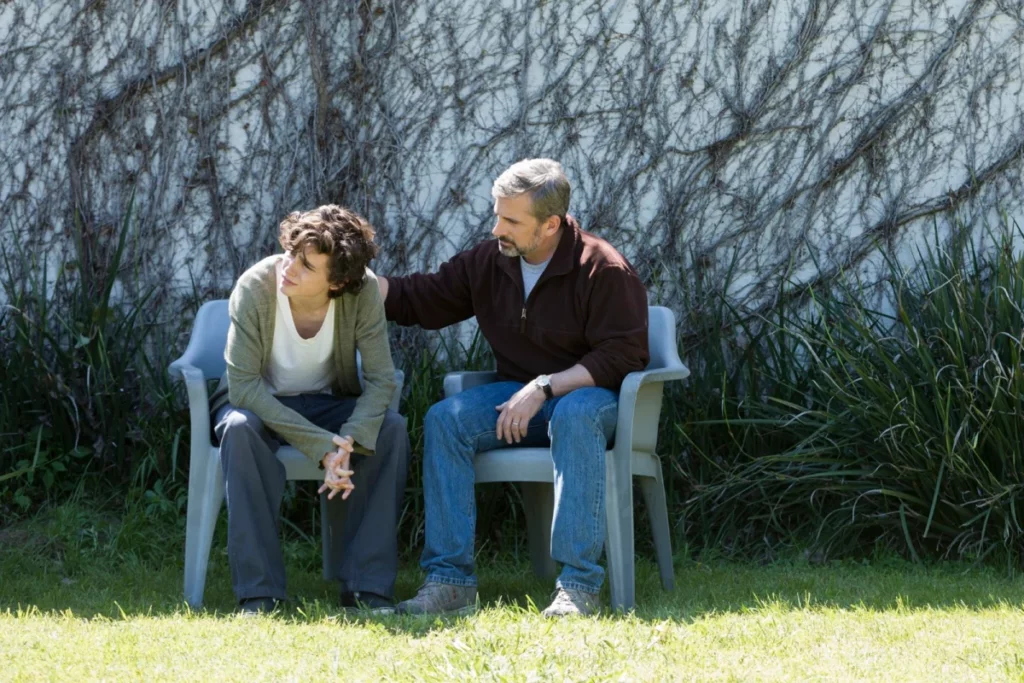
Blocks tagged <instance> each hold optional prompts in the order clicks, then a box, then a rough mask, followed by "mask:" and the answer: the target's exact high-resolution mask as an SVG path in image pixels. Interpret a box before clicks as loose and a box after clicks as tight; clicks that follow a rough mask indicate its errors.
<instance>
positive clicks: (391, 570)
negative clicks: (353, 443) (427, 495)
mask: <svg viewBox="0 0 1024 683" xmlns="http://www.w3.org/2000/svg"><path fill="white" fill-rule="evenodd" d="M278 400H280V401H281V403H283V404H284V405H286V406H288V407H289V408H291V409H292V410H295V411H296V412H298V413H299V414H300V415H302V416H303V417H305V418H306V419H307V420H309V421H310V422H312V423H313V424H315V425H317V426H318V427H321V428H323V429H326V430H327V431H330V432H334V433H337V432H338V430H339V429H340V428H341V425H342V424H344V423H345V421H346V420H347V419H348V418H349V417H350V416H351V415H352V411H353V410H354V409H355V405H356V400H355V399H354V398H348V397H336V396H331V395H329V394H304V395H301V396H287V397H279V399H278ZM214 424H215V425H216V426H215V427H214V435H215V436H216V437H217V440H218V441H219V442H220V459H221V466H222V468H223V469H224V486H225V490H226V496H225V497H226V499H227V508H228V562H229V564H230V565H231V583H232V587H233V588H234V591H235V597H236V598H238V600H239V601H242V600H247V599H249V598H261V597H269V598H276V599H278V600H284V599H286V597H287V596H286V593H285V574H284V557H283V556H282V554H281V542H280V530H281V518H280V510H281V497H282V495H283V494H284V487H285V471H284V465H282V464H281V463H280V462H279V461H278V459H277V458H276V457H275V455H274V452H275V451H276V450H277V448H278V446H279V445H280V441H279V437H278V436H277V435H275V434H273V433H272V432H270V431H269V430H267V429H266V428H265V427H264V426H263V422H262V420H260V418H259V417H257V416H256V415H255V414H253V413H251V412H249V411H248V410H239V409H237V408H235V407H234V406H231V405H226V406H224V407H223V408H221V409H220V410H219V411H218V412H217V415H216V416H215V418H214ZM409 450H410V446H409V435H408V434H407V433H406V430H405V421H404V420H403V419H402V418H401V416H399V415H398V413H395V412H393V411H391V410H388V412H387V414H386V415H385V417H384V424H383V425H382V426H381V429H380V435H379V436H378V437H377V450H376V452H375V453H374V454H373V455H371V456H365V455H360V454H358V453H353V454H352V460H351V469H352V470H353V471H354V474H353V475H352V483H353V484H355V489H354V490H353V491H352V493H351V494H350V495H349V497H348V500H345V501H343V500H341V495H340V494H339V495H337V496H335V498H334V500H332V501H328V503H327V513H326V517H327V518H326V519H323V520H321V522H322V523H323V524H327V525H329V526H328V529H329V530H330V534H331V545H332V546H333V547H334V548H336V549H338V552H340V553H341V555H342V557H341V562H340V563H338V562H335V563H334V564H335V566H338V567H340V569H339V571H338V575H337V576H335V577H333V578H335V579H337V580H338V581H340V582H341V589H342V590H343V591H363V592H372V593H377V594H379V595H383V596H385V597H391V596H392V594H393V592H394V587H395V575H396V573H397V571H398V516H399V513H400V510H401V505H402V494H403V493H404V491H405V476H406V467H407V465H408V460H409Z"/></svg>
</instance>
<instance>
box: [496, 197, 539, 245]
mask: <svg viewBox="0 0 1024 683" xmlns="http://www.w3.org/2000/svg"><path fill="white" fill-rule="evenodd" d="M530 206H531V200H530V196H529V195H527V194H520V195H516V196H515V197H498V198H497V199H495V200H494V215H495V217H496V218H497V220H496V221H495V223H494V228H493V229H492V230H491V234H492V235H494V236H495V238H497V240H498V250H499V251H501V253H502V254H503V255H505V256H511V257H515V256H529V254H530V253H531V252H533V251H534V250H536V249H537V247H538V246H540V241H541V227H542V222H541V221H540V220H538V219H536V218H534V217H533V215H531V214H530Z"/></svg>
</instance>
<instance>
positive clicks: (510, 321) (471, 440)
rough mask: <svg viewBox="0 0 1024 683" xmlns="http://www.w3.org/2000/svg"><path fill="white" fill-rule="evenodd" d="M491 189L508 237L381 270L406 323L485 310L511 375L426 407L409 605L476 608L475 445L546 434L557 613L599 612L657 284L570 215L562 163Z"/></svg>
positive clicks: (526, 442) (534, 439) (536, 166)
mask: <svg viewBox="0 0 1024 683" xmlns="http://www.w3.org/2000/svg"><path fill="white" fill-rule="evenodd" d="M491 194H492V195H493V196H494V199H495V202H494V214H495V216H496V221H495V225H494V229H493V230H492V231H491V233H492V234H493V235H494V237H495V238H496V239H494V240H489V241H487V242H485V243H483V244H480V245H478V246H477V247H475V248H473V249H470V250H468V251H465V252H462V253H460V254H458V255H456V256H455V257H454V258H453V259H452V260H451V261H449V262H447V263H445V264H443V265H442V266H441V267H440V269H439V271H438V272H437V273H435V274H429V275H423V274H416V275H410V276H408V277H396V278H387V279H385V278H382V277H381V278H378V284H379V285H380V287H381V291H382V293H383V294H384V295H385V309H386V311H387V316H388V318H389V319H391V320H395V321H397V322H398V323H399V324H402V325H420V326H422V327H424V328H428V329H437V328H441V327H444V326H446V325H451V324H452V323H455V322H458V321H460V320H465V319H467V318H469V317H471V316H474V315H475V316H476V319H477V322H478V324H479V325H480V330H481V331H482V332H483V335H484V337H485V338H486V339H487V341H488V342H490V344H491V347H492V349H493V350H494V355H495V358H496V360H497V366H498V368H497V369H498V374H499V376H500V377H501V378H502V379H503V380H505V381H500V382H498V383H495V384H490V385H486V386H482V387H477V388H474V389H470V390H468V391H465V392H463V393H461V394H459V395H458V396H455V397H453V398H450V399H446V400H444V401H441V402H440V403H437V404H435V405H434V406H432V407H431V409H430V410H429V412H428V413H427V416H426V419H425V422H424V429H425V447H424V464H423V485H424V496H425V498H426V544H425V547H424V550H423V556H422V559H421V564H422V567H423V569H424V571H425V572H426V574H427V577H426V582H425V583H424V585H423V587H422V588H421V589H420V591H419V594H418V595H416V597H414V598H413V599H411V600H407V601H405V602H403V603H400V604H399V605H398V611H399V612H404V613H438V612H450V611H468V610H471V609H473V608H474V606H475V602H476V582H477V581H476V575H475V573H474V567H473V540H474V525H475V516H476V509H475V502H474V492H473V487H474V473H473V455H474V454H475V453H477V452H480V451H486V450H491V449H494V448H501V447H505V446H512V445H523V446H542V445H547V446H550V448H551V456H552V459H553V461H554V479H555V488H554V491H555V510H554V520H553V524H552V532H551V554H552V557H553V558H554V559H555V560H556V561H558V562H560V563H561V564H562V565H563V568H562V573H561V575H560V576H559V578H558V582H557V592H556V594H555V597H554V600H553V601H552V603H551V605H550V606H549V607H548V608H547V609H546V610H544V614H545V616H562V615H566V614H591V613H593V612H595V611H596V610H597V608H598V600H597V595H598V591H599V590H600V588H601V584H602V582H603V580H604V570H603V569H602V568H601V566H600V565H599V564H598V560H599V559H600V556H601V550H602V548H603V545H604V536H605V518H604V514H605V513H604V481H605V462H604V456H605V449H606V448H607V447H608V442H609V441H610V440H611V439H612V438H613V436H614V432H615V423H616V419H617V415H618V389H619V385H620V384H621V383H622V380H623V378H624V377H625V376H626V375H627V374H628V373H630V372H632V371H635V370H642V369H643V368H644V367H646V365H647V362H648V360H649V353H648V349H647V294H646V291H645V290H644V287H643V284H642V283H641V281H640V279H639V277H638V276H637V274H636V272H635V271H634V270H633V268H632V266H631V265H630V264H629V262H628V261H626V259H625V258H623V257H622V256H621V255H620V254H619V253H618V252H616V251H615V249H613V248H612V247H611V246H610V245H609V244H608V243H607V242H605V241H604V240H601V239H599V238H597V237H595V236H593V235H590V234H588V233H586V232H583V231H582V230H580V227H579V225H578V224H577V223H576V221H575V220H574V219H573V218H572V217H570V216H567V215H566V212H567V211H568V208H569V181H568V179H567V178H566V177H565V174H564V173H563V171H562V167H561V165H560V164H558V163H557V162H555V161H552V160H550V159H529V160H526V161H521V162H519V163H517V164H515V165H513V166H512V167H511V168H509V169H508V170H507V171H505V172H504V173H502V174H501V176H500V177H499V178H498V179H497V180H496V181H494V186H493V188H492V190H491Z"/></svg>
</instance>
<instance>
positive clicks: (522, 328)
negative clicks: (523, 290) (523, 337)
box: [519, 306, 526, 334]
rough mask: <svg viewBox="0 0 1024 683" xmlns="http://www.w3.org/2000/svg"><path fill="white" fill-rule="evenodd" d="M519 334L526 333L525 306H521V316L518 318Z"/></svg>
mask: <svg viewBox="0 0 1024 683" xmlns="http://www.w3.org/2000/svg"><path fill="white" fill-rule="evenodd" d="M519 333H520V334H525V333H526V306H523V315H522V316H521V317H520V318H519Z"/></svg>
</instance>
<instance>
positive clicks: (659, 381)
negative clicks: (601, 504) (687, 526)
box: [444, 306, 690, 610]
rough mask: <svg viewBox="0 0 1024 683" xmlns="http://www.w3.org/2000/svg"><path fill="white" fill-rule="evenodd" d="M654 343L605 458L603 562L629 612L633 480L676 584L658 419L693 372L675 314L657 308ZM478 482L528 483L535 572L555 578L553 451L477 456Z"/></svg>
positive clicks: (664, 575)
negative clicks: (672, 385) (669, 390)
mask: <svg viewBox="0 0 1024 683" xmlns="http://www.w3.org/2000/svg"><path fill="white" fill-rule="evenodd" d="M648 339H649V343H650V351H651V362H650V363H649V364H648V366H647V369H646V370H644V371H642V372H633V373H630V374H629V375H627V376H626V379H625V380H624V381H623V382H622V388H621V389H620V390H619V417H618V423H617V425H616V428H615V446H614V448H613V449H612V450H610V451H608V452H607V454H606V457H605V471H606V477H607V480H606V484H607V486H606V497H605V517H606V521H607V534H608V535H607V539H606V540H605V556H606V558H607V562H608V581H609V584H610V586H611V598H612V608H613V609H617V610H630V609H632V608H633V605H634V603H635V601H636V585H635V576H634V569H635V568H634V565H633V561H634V556H633V545H634V543H633V477H637V478H639V480H640V490H641V491H642V493H643V497H644V501H645V503H646V504H647V512H648V515H649V517H650V518H651V531H652V533H653V535H654V547H655V550H656V552H657V555H658V570H659V573H660V574H661V585H662V587H663V588H664V589H665V590H667V591H671V590H672V589H673V587H674V584H675V572H674V571H673V568H672V539H671V532H670V531H669V524H668V505H667V502H666V499H665V484H664V481H663V480H662V476H661V462H660V461H659V459H658V456H657V455H656V454H655V448H656V446H657V444H658V417H659V416H660V414H661V398H662V388H663V385H664V383H665V382H668V381H670V380H681V379H685V378H686V377H687V376H689V374H690V371H689V370H688V369H687V367H686V366H685V365H683V362H682V361H681V360H680V359H679V352H678V349H677V346H676V318H675V315H674V314H673V313H672V311H671V310H669V309H667V308H664V307H662V306H651V307H650V310H649V326H648ZM497 378H498V377H497V373H494V372H453V373H450V374H448V375H447V376H445V379H444V394H445V397H450V396H454V395H455V394H457V393H459V392H461V391H465V390H467V389H471V388H473V387H476V386H480V385H482V384H489V383H491V382H494V381H496V380H497ZM474 466H475V469H476V481H477V483H478V484H484V483H489V482H496V481H516V482H522V484H521V486H522V492H523V507H524V508H525V514H526V528H527V536H528V539H529V547H530V558H531V561H532V563H533V570H534V573H535V574H537V575H538V576H540V577H542V578H548V579H553V578H554V577H555V572H556V567H555V561H554V560H553V559H552V558H551V520H552V516H553V512H554V488H553V485H552V484H553V481H554V462H553V461H552V460H551V451H550V449H549V448H501V449H497V450H493V451H486V452H483V453H478V454H477V456H476V460H475V461H474Z"/></svg>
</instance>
